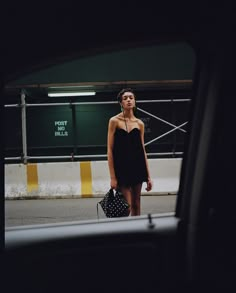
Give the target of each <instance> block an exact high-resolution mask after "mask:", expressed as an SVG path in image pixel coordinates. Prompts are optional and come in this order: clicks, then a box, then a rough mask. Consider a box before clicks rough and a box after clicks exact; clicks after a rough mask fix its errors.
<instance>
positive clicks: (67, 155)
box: [4, 43, 195, 226]
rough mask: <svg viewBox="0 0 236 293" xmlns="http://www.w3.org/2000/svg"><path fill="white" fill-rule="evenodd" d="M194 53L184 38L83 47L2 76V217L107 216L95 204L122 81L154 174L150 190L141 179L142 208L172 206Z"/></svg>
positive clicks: (105, 185) (14, 221)
mask: <svg viewBox="0 0 236 293" xmlns="http://www.w3.org/2000/svg"><path fill="white" fill-rule="evenodd" d="M194 62H195V57H194V53H193V50H192V49H191V47H190V46H188V45H187V44H185V43H174V44H166V45H152V46H140V47H135V48H128V49H123V50H119V51H112V52H110V51H109V52H104V53H99V54H97V55H91V56H85V57H83V58H78V59H75V60H73V61H68V62H65V63H63V64H58V65H54V66H51V67H48V68H45V69H41V70H38V71H37V72H33V73H31V74H26V75H24V76H22V77H19V78H18V79H17V80H14V81H11V82H9V83H8V84H7V85H6V88H5V100H4V104H5V107H4V111H5V116H4V122H5V125H7V131H6V138H5V153H4V156H5V199H6V201H5V206H6V209H5V211H6V213H5V218H6V226H15V225H26V224H38V223H50V222H61V221H73V220H79V221H81V220H92V219H97V217H98V214H99V217H100V218H104V217H105V216H104V214H103V211H102V210H101V208H100V206H99V209H98V211H97V209H96V207H97V203H98V201H100V200H101V199H102V198H103V197H104V195H105V194H106V192H107V191H108V190H109V187H110V178H109V177H110V176H109V170H108V164H107V129H108V122H109V118H110V117H112V116H114V115H116V114H118V113H119V112H120V104H119V103H118V102H117V94H118V92H119V91H120V90H121V89H122V88H127V87H130V88H132V89H134V90H135V93H136V111H135V115H136V116H137V117H138V118H139V119H141V120H142V121H143V123H144V130H145V132H144V143H145V149H146V153H147V156H148V163H149V167H150V173H151V178H152V181H153V189H152V191H150V192H147V191H146V190H145V187H146V183H143V186H142V196H141V215H143V214H147V213H166V212H173V211H174V209H175V202H176V196H177V193H178V186H179V176H180V168H181V163H182V158H183V152H184V143H185V137H186V133H187V131H189V130H188V120H189V117H188V114H189V108H190V102H191V97H192V75H193V70H194ZM18 199H20V200H18ZM29 199H31V200H29ZM97 212H98V214H97Z"/></svg>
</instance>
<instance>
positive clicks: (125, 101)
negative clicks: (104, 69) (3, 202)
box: [121, 92, 135, 109]
mask: <svg viewBox="0 0 236 293" xmlns="http://www.w3.org/2000/svg"><path fill="white" fill-rule="evenodd" d="M121 105H122V107H123V108H124V109H133V108H134V107H135V97H134V94H133V93H132V92H124V94H123V95H122V100H121Z"/></svg>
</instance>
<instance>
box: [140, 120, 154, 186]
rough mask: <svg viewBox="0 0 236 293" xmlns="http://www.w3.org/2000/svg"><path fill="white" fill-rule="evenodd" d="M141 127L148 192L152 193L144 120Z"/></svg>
mask: <svg viewBox="0 0 236 293" xmlns="http://www.w3.org/2000/svg"><path fill="white" fill-rule="evenodd" d="M139 125H140V135H141V142H142V145H143V151H144V157H145V163H146V169H147V176H148V178H147V187H146V190H147V191H150V190H152V180H151V175H150V170H149V165H148V159H147V153H146V150H145V146H144V123H143V121H142V120H140V122H139Z"/></svg>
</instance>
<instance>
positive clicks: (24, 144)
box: [4, 91, 191, 164]
mask: <svg viewBox="0 0 236 293" xmlns="http://www.w3.org/2000/svg"><path fill="white" fill-rule="evenodd" d="M25 97H26V96H25V93H24V91H22V92H21V104H10V105H4V106H5V107H6V108H13V107H14V108H15V107H20V108H21V120H22V121H21V122H22V148H23V154H22V156H17V157H5V161H6V162H7V161H9V162H10V161H21V162H23V163H24V164H27V162H28V161H29V160H63V159H69V160H71V159H86V158H88V159H89V158H95V159H96V158H104V159H106V158H107V155H106V154H93V155H92V154H88V155H73V154H72V155H62V156H28V153H27V150H28V148H27V131H26V124H27V116H26V108H27V107H48V106H71V105H105V104H117V101H94V102H63V103H34V104H31V103H26V101H25ZM189 101H191V99H163V100H139V101H137V104H143V103H170V102H171V103H172V102H176V103H180V102H189ZM137 110H138V111H140V112H142V113H144V114H146V115H148V116H150V117H152V118H154V119H157V120H159V121H161V122H163V123H165V124H167V125H168V126H171V127H172V128H173V129H171V130H169V131H167V132H165V133H163V134H161V135H159V136H157V137H156V138H154V139H152V140H150V141H148V142H146V143H145V146H147V145H150V144H152V143H153V142H156V141H158V140H160V139H161V138H163V137H164V136H167V135H169V134H171V133H173V132H174V131H181V132H183V133H186V130H185V129H183V128H182V127H183V126H185V125H186V124H187V123H188V121H185V122H184V123H181V125H174V124H173V123H171V122H169V121H167V120H164V119H163V118H161V117H158V116H156V115H154V114H152V113H150V112H148V111H146V110H144V109H142V108H140V107H137ZM173 154H175V155H182V154H183V152H161V153H160V152H157V153H147V156H148V157H152V156H171V155H173Z"/></svg>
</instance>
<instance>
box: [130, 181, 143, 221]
mask: <svg viewBox="0 0 236 293" xmlns="http://www.w3.org/2000/svg"><path fill="white" fill-rule="evenodd" d="M141 190H142V183H139V184H137V185H134V186H132V188H131V216H139V215H140V214H141V208H140V195H141Z"/></svg>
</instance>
